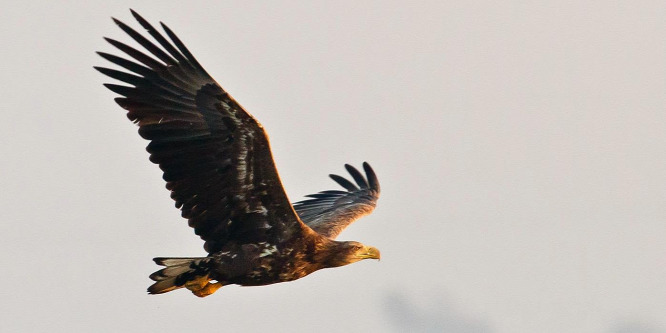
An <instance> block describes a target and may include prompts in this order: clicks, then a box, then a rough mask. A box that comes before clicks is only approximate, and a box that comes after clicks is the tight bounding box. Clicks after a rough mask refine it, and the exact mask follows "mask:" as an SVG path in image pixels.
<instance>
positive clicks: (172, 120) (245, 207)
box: [95, 11, 379, 297]
mask: <svg viewBox="0 0 666 333" xmlns="http://www.w3.org/2000/svg"><path fill="white" fill-rule="evenodd" d="M132 14H133V15H134V17H135V18H136V19H137V21H138V22H139V23H140V24H141V26H142V27H143V28H145V29H146V30H147V32H148V33H149V34H150V35H151V36H152V37H153V38H154V39H155V40H156V41H157V43H158V44H159V45H160V46H161V48H160V47H158V46H157V45H156V44H154V43H153V42H151V41H149V40H148V39H146V38H145V37H143V36H142V35H141V34H139V33H138V32H136V31H135V30H133V29H132V28H130V27H129V26H127V25H125V24H124V23H122V22H120V21H118V20H115V19H114V21H115V22H116V24H118V26H119V27H120V28H121V29H122V30H123V31H125V32H126V33H127V34H128V35H130V36H131V37H132V38H133V39H134V40H135V41H136V42H138V43H139V44H140V45H141V46H143V47H144V48H145V49H146V50H147V51H148V52H149V53H150V54H149V55H147V54H145V53H143V52H141V51H138V50H136V49H134V48H132V47H130V46H128V45H126V44H123V43H121V42H118V41H116V40H113V39H108V38H107V41H108V42H109V43H111V44H112V45H113V46H115V47H116V48H118V49H119V50H121V51H123V52H124V53H125V54H127V55H128V56H130V57H131V58H133V59H134V61H130V60H126V59H124V58H120V57H117V56H115V55H111V54H108V53H102V52H99V54H100V55H101V56H102V57H103V58H105V59H107V60H108V61H110V62H112V63H114V64H116V65H118V66H120V67H122V68H124V69H126V70H128V71H129V72H130V73H127V72H123V71H118V70H114V69H109V68H102V67H95V68H96V69H97V70H99V71H100V72H102V73H103V74H105V75H107V76H109V77H112V78H114V79H117V80H120V81H122V82H124V83H127V84H129V85H130V86H124V85H115V84H105V86H106V87H107V88H109V89H110V90H112V91H114V92H116V93H118V94H120V95H122V97H118V98H116V102H117V103H118V104H119V105H120V106H121V107H123V108H124V109H126V110H127V111H128V113H127V116H128V118H130V120H132V121H133V122H135V123H136V124H138V125H139V134H140V135H141V136H142V137H143V138H145V139H147V140H149V141H150V143H149V144H148V147H147V148H146V149H147V151H148V152H149V153H150V160H151V162H153V163H156V164H159V166H160V168H161V169H162V171H163V172H164V174H163V178H164V180H165V181H166V182H167V189H169V190H170V191H171V197H172V198H173V199H174V200H175V202H176V207H177V208H180V210H181V211H182V216H183V217H184V218H186V219H187V220H188V224H189V225H190V227H192V228H194V231H195V233H196V234H197V235H199V236H200V237H201V238H202V239H203V240H204V241H205V244H204V249H205V250H206V251H207V252H208V256H206V257H197V258H155V259H154V260H155V262H156V263H157V264H159V265H162V266H165V267H164V268H163V269H161V270H159V271H157V272H155V273H153V274H151V275H150V278H151V279H152V280H154V281H155V283H154V284H153V285H152V286H150V287H149V289H148V291H149V293H152V294H159V293H164V292H168V291H171V290H175V289H179V288H183V287H185V288H187V289H189V290H191V291H192V292H193V293H194V294H195V295H197V296H201V297H203V296H207V295H210V294H212V293H213V292H215V291H216V290H217V289H218V288H219V287H221V286H223V285H227V284H239V285H244V286H255V285H266V284H272V283H278V282H285V281H292V280H295V279H298V278H301V277H303V276H305V275H308V274H310V273H312V272H314V271H316V270H318V269H322V268H327V267H337V266H342V265H346V264H349V263H352V262H356V261H358V260H362V259H368V258H372V259H378V258H379V251H378V250H377V249H375V248H373V247H369V246H365V245H363V244H361V243H358V242H340V241H335V240H334V239H335V238H336V237H337V235H338V234H339V233H340V232H341V231H342V230H343V229H344V228H345V227H347V226H348V225H349V224H350V223H352V222H353V221H354V220H356V219H358V218H359V217H361V216H363V215H366V214H368V213H370V212H371V211H372V210H373V209H374V207H375V205H376V201H377V199H378V197H379V183H378V181H377V177H376V176H375V173H374V171H373V170H372V168H370V166H369V165H368V164H367V163H364V164H363V168H364V171H365V174H366V176H365V177H364V176H363V175H362V174H361V173H360V172H359V171H357V170H356V169H355V168H353V167H351V166H349V165H346V168H347V171H348V172H349V173H350V174H351V176H352V177H353V179H354V181H355V182H356V185H354V184H353V183H352V182H350V181H348V180H346V179H344V178H342V177H340V176H337V175H331V177H332V178H333V180H335V181H336V182H337V183H339V184H340V185H341V186H343V187H344V188H345V189H346V190H347V191H323V192H320V193H317V194H312V195H309V196H310V197H311V199H308V200H305V201H301V202H298V203H295V204H294V205H292V204H291V203H290V202H289V200H288V198H287V195H286V193H285V191H284V189H283V187H282V183H281V181H280V178H279V176H278V173H277V170H276V168H275V164H274V162H273V157H272V154H271V150H270V145H269V142H268V136H267V135H266V133H265V131H264V128H263V127H262V126H261V125H260V124H259V122H258V121H257V120H256V119H254V118H253V117H252V116H251V115H250V114H249V113H247V112H246V111H245V110H244V109H243V108H242V107H241V106H240V105H239V104H238V103H237V102H236V101H235V100H234V99H233V98H232V97H231V96H229V94H228V93H227V92H226V91H224V89H222V87H220V85H218V84H217V83H216V82H215V81H214V80H213V79H212V78H211V76H210V75H209V74H208V73H207V72H206V71H205V70H204V69H203V67H202V66H201V65H200V64H199V63H198V62H197V61H196V59H195V58H194V57H193V56H192V54H191V53H190V52H189V51H188V50H187V48H186V47H185V46H184V44H183V43H182V42H181V41H180V40H179V39H178V37H176V35H175V34H174V33H173V32H172V31H171V30H170V29H169V28H168V27H166V26H165V25H164V24H162V27H163V28H164V30H165V32H166V34H167V36H168V37H169V39H170V40H171V41H168V40H167V39H166V38H165V37H163V36H162V35H161V34H160V33H159V32H157V30H156V29H154V28H153V27H152V26H151V25H150V24H149V23H148V22H147V21H146V20H144V19H143V18H142V17H141V16H139V15H138V14H137V13H135V12H134V11H132ZM213 281H216V282H213Z"/></svg>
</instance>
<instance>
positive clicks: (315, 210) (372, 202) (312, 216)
mask: <svg viewBox="0 0 666 333" xmlns="http://www.w3.org/2000/svg"><path fill="white" fill-rule="evenodd" d="M345 169H347V171H348V172H349V174H350V175H351V176H352V178H353V179H354V181H355V182H356V185H354V183H352V182H351V181H349V180H347V179H345V178H344V177H341V176H338V175H330V177H331V179H333V180H334V181H335V182H337V183H338V184H340V186H342V187H344V188H345V189H346V190H347V191H346V192H345V191H337V190H328V191H322V192H319V193H316V194H309V195H306V197H309V198H312V199H307V200H303V201H299V202H296V203H294V209H295V210H296V213H298V215H299V217H300V218H301V220H302V221H303V222H304V223H305V224H307V225H308V226H309V227H310V228H312V229H313V230H314V231H316V232H317V233H319V234H320V235H323V236H326V237H329V238H331V239H335V238H336V237H337V236H338V234H339V233H340V232H342V230H344V228H346V227H347V226H349V224H351V223H352V222H354V221H355V220H357V219H358V218H360V217H361V216H363V215H366V214H369V213H370V212H372V210H373V209H374V208H375V206H376V204H377V200H378V199H379V192H380V190H379V181H378V180H377V175H376V174H375V172H374V170H372V168H371V167H370V165H369V164H368V163H367V162H364V163H363V169H364V171H365V174H366V177H367V179H366V177H363V175H362V174H361V173H360V172H359V171H358V170H357V169H356V168H354V167H352V166H351V165H349V164H345Z"/></svg>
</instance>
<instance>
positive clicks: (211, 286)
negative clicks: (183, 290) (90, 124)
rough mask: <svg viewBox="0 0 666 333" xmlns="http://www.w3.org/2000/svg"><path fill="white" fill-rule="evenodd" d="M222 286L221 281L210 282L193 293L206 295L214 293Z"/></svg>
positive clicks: (200, 295) (201, 295)
mask: <svg viewBox="0 0 666 333" xmlns="http://www.w3.org/2000/svg"><path fill="white" fill-rule="evenodd" d="M221 287H222V283H221V282H215V283H210V282H208V283H206V285H205V286H204V287H203V288H201V289H199V290H192V293H193V294H195V295H196V296H199V297H206V296H208V295H211V294H213V293H214V292H216V291H217V290H218V289H220V288H221Z"/></svg>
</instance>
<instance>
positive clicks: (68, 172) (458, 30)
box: [0, 1, 666, 333]
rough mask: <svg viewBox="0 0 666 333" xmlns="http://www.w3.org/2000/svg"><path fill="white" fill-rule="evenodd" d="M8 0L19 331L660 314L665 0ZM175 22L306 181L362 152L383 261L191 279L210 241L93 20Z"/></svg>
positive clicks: (107, 26)
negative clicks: (172, 280)
mask: <svg viewBox="0 0 666 333" xmlns="http://www.w3.org/2000/svg"><path fill="white" fill-rule="evenodd" d="M182 3H183V2H182V1H145V2H141V3H139V4H138V5H137V4H136V2H135V1H104V2H76V1H59V2H56V1H53V2H50V3H44V2H41V1H39V2H38V1H24V2H21V4H19V2H11V4H5V5H3V10H2V11H1V12H0V22H1V23H0V25H2V27H1V28H2V29H0V37H1V39H0V40H2V43H3V47H2V48H0V60H1V62H0V63H1V65H0V66H1V67H0V68H1V73H2V80H0V88H1V89H0V91H2V94H3V101H4V103H3V115H4V121H2V122H0V133H1V134H0V135H2V138H3V141H2V142H4V144H3V145H2V147H1V148H0V153H1V154H2V156H3V158H2V159H0V170H1V171H2V174H3V177H2V178H1V180H0V188H1V189H2V191H0V198H1V200H0V207H1V208H2V212H3V222H2V224H1V227H0V235H1V236H0V260H1V262H2V263H3V266H4V269H3V273H2V274H0V282H2V284H3V285H4V288H3V291H2V297H0V322H2V323H3V324H2V325H3V329H5V330H7V331H47V330H48V331H63V332H65V331H67V332H69V331H102V332H103V331H108V332H119V331H135V332H139V331H161V332H175V331H183V330H190V331H193V332H196V331H203V330H208V329H217V330H219V329H223V330H225V331H234V330H241V329H242V330H246V331H259V330H263V331H266V330H269V329H270V330H271V331H275V332H285V331H289V329H290V328H293V327H297V328H298V330H302V331H318V332H320V331H324V332H326V331H344V330H346V331H362V330H365V331H390V330H395V331H401V330H415V331H443V332H613V333H615V332H637V331H638V332H650V333H653V332H666V284H664V281H666V259H665V258H666V242H665V241H664V240H665V238H666V223H665V222H666V205H665V201H666V200H665V199H666V168H664V164H665V162H666V149H665V146H666V112H665V109H666V94H665V92H666V42H665V41H666V29H665V26H664V22H665V19H666V14H664V13H666V2H664V1H612V2H611V1H536V2H535V1H532V2H525V1H499V2H498V1H448V2H444V1H430V2H427V1H423V2H420V4H419V5H407V4H405V2H404V1H395V2H391V1H374V2H373V1H336V2H326V3H324V2H305V1H303V2H281V4H280V5H278V4H277V2H247V1H244V2H238V1H234V2H231V1H216V2H215V4H210V3H208V2H206V3H204V2H193V3H192V4H190V5H188V6H187V7H184V5H183V4H182ZM129 7H132V8H134V9H136V10H137V11H138V12H139V13H141V14H142V15H143V16H144V17H145V18H147V19H148V20H149V21H151V22H153V23H156V22H157V21H160V20H161V21H164V22H165V23H167V24H168V25H169V26H170V27H171V28H172V29H173V30H174V31H175V32H176V33H177V34H178V35H179V36H180V38H181V39H182V40H183V41H184V42H185V44H186V45H188V47H189V48H190V50H191V51H192V52H193V53H194V55H195V56H196V57H197V58H198V59H199V61H200V62H201V63H202V64H203V66H204V67H205V68H206V69H207V70H208V72H210V73H211V75H213V77H215V78H216V79H217V80H218V82H219V83H220V84H221V85H222V86H223V87H225V88H226V89H227V90H228V91H229V92H230V93H231V94H232V95H233V96H234V97H235V98H236V99H237V100H238V101H239V102H240V103H241V104H243V105H244V106H245V107H246V109H248V110H249V111H250V112H251V113H253V114H254V115H255V116H256V117H257V118H258V119H259V120H260V121H261V122H262V123H263V125H264V126H265V127H266V128H267V130H268V133H269V134H270V136H271V143H272V147H273V153H274V156H275V159H276V163H277V166H278V169H279V171H280V174H281V176H282V180H283V182H284V184H285V187H286V189H287V192H288V194H289V196H290V198H291V199H292V201H296V200H299V199H300V198H301V197H302V195H305V194H308V193H313V192H317V191H319V190H324V189H333V188H335V186H336V185H335V184H334V183H333V182H332V181H330V180H329V179H328V178H327V177H326V175H327V174H329V173H342V172H343V171H344V169H343V167H342V165H343V164H344V163H353V164H355V165H359V164H360V163H361V162H362V161H364V160H367V161H369V162H370V163H371V164H372V165H373V166H374V168H375V170H376V171H377V174H378V176H379V178H380V182H381V185H382V190H383V192H382V198H381V199H380V202H379V205H378V208H377V209H376V211H375V213H374V214H373V215H371V216H369V217H366V218H364V219H363V220H361V221H359V222H357V223H356V224H354V225H352V227H350V228H349V229H348V230H347V231H345V232H344V233H343V234H342V235H341V236H340V238H341V239H348V240H358V241H361V242H363V243H365V244H368V245H373V246H376V247H378V248H380V249H381V251H382V260H381V262H376V261H364V262H360V263H357V264H353V265H350V266H346V267H342V268H337V269H330V270H323V271H319V272H316V273H314V274H313V275H311V276H308V277H306V278H304V279H301V280H298V281H295V282H290V283H283V284H277V285H272V286H267V287H252V288H240V287H236V286H228V287H224V288H223V289H221V290H219V291H218V292H217V293H216V294H215V295H213V296H211V297H207V298H205V299H199V298H196V297H194V296H192V295H191V294H190V293H188V292H185V291H177V292H173V293H169V294H166V295H160V296H148V295H147V294H146V293H145V288H146V287H147V286H148V285H149V284H150V280H149V279H148V275H149V274H150V273H151V272H153V271H154V270H155V269H156V268H157V266H155V265H154V264H153V262H152V261H151V258H153V257H155V256H198V255H202V254H203V253H204V252H203V249H202V242H201V241H200V240H199V239H198V238H197V237H196V236H194V234H193V232H192V231H191V230H190V229H189V228H188V227H187V224H186V222H185V221H184V220H182V219H181V218H180V217H179V212H178V211H177V210H176V209H174V208H173V203H172V202H171V200H170V199H169V196H168V192H167V191H166V190H165V189H164V184H163V182H162V180H161V175H160V172H159V169H158V168H157V166H155V165H152V164H151V163H149V162H148V159H147V157H148V156H147V153H146V152H145V151H144V147H145V144H146V142H144V141H143V140H141V139H140V137H139V136H138V135H137V133H136V128H135V127H134V126H133V125H132V124H131V123H130V122H129V121H128V120H127V119H126V117H125V115H124V112H123V111H122V110H121V109H120V108H119V107H118V106H116V105H115V103H113V101H112V98H113V97H114V94H113V93H111V92H110V91H107V90H106V89H104V88H103V87H102V86H101V84H102V83H103V82H109V80H107V79H105V78H103V77H102V75H100V74H99V73H97V72H95V71H94V70H93V69H92V66H93V65H107V64H106V63H105V62H104V61H103V59H101V58H99V57H98V56H97V55H96V54H94V51H98V50H103V51H111V50H112V48H111V47H110V46H107V45H105V42H104V41H103V40H102V36H108V37H113V38H117V39H120V40H122V41H129V37H127V36H125V35H124V34H123V33H122V32H121V31H120V30H119V29H118V28H117V27H116V26H115V25H114V24H113V23H112V22H111V20H110V19H109V17H110V16H115V17H117V18H119V19H121V20H123V21H125V22H126V23H129V24H130V25H131V26H134V27H138V25H137V24H136V23H135V22H133V20H132V18H131V15H130V13H129V11H128V8H129Z"/></svg>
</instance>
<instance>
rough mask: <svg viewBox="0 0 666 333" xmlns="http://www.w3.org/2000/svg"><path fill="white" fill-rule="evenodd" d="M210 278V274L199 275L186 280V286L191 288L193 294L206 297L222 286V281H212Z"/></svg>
mask: <svg viewBox="0 0 666 333" xmlns="http://www.w3.org/2000/svg"><path fill="white" fill-rule="evenodd" d="M210 280H211V279H210V277H209V276H208V274H206V275H204V276H197V277H195V278H194V279H193V280H190V281H187V282H185V288H187V289H189V290H190V291H192V293H193V294H195V295H197V296H199V297H206V296H208V295H210V294H212V293H214V292H216V291H217V290H218V289H220V287H222V283H220V282H215V283H210Z"/></svg>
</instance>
